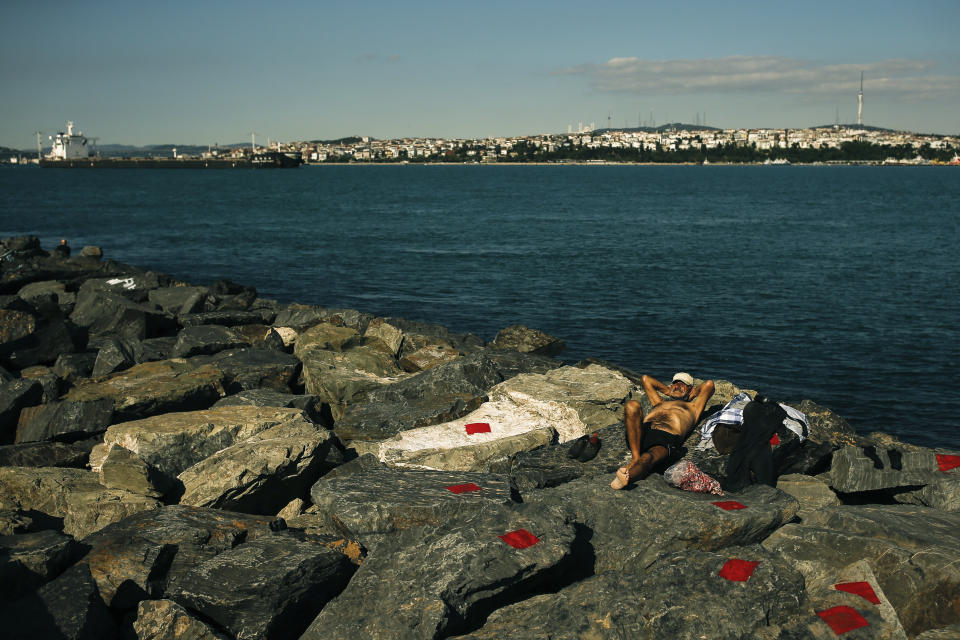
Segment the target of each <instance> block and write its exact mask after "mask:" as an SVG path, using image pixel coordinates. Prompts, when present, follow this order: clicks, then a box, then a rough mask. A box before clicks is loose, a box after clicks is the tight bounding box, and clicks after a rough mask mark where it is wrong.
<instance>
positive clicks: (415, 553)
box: [302, 505, 576, 640]
mask: <svg viewBox="0 0 960 640" xmlns="http://www.w3.org/2000/svg"><path fill="white" fill-rule="evenodd" d="M575 539H576V532H575V529H574V527H573V525H572V524H569V523H567V522H566V521H565V520H564V517H563V514H562V513H560V512H559V511H558V510H553V509H544V508H539V507H527V506H526V505H518V506H517V508H509V507H503V506H501V507H493V506H490V507H488V508H487V509H485V510H484V511H483V512H482V513H473V514H460V515H459V516H458V517H455V518H451V519H448V520H446V521H445V522H443V523H441V524H439V525H436V526H433V525H431V526H426V527H417V528H413V529H406V530H404V531H403V532H402V533H400V534H399V535H398V536H397V537H396V538H395V539H394V540H392V541H391V542H390V544H389V545H385V546H384V547H381V548H379V549H378V550H377V551H376V553H374V554H371V555H370V556H369V557H368V558H367V560H366V561H365V562H364V563H363V565H362V566H361V567H360V569H359V570H358V571H357V574H356V575H355V576H354V577H353V579H352V580H351V581H350V584H349V585H348V586H347V588H346V589H345V590H344V592H343V593H342V594H340V596H338V597H337V598H336V599H335V600H333V601H332V602H330V603H329V604H328V605H327V606H326V607H325V608H324V610H323V611H322V612H321V613H320V615H319V616H317V618H316V619H315V620H314V621H313V623H312V624H311V625H310V627H309V628H308V629H307V631H306V633H304V635H303V636H302V638H304V640H314V639H315V640H321V639H323V640H335V639H344V640H346V639H348V638H356V637H365V638H438V637H446V636H448V635H450V634H451V633H457V632H460V631H463V630H466V629H468V628H469V627H470V626H472V625H476V624H477V620H478V619H482V618H483V617H484V616H485V615H486V614H487V613H488V612H489V611H490V610H491V609H493V608H495V607H496V606H497V605H502V604H507V603H510V602H513V601H516V600H519V599H522V598H523V597H526V596H527V595H529V593H530V592H531V591H533V592H536V590H538V589H545V588H556V586H557V584H558V583H562V581H564V580H569V579H570V578H569V576H568V575H567V572H566V568H567V567H566V562H565V561H568V560H569V559H570V558H571V554H572V552H571V549H572V547H573V546H574V542H575ZM388 546H389V548H388ZM508 637H509V636H508Z"/></svg>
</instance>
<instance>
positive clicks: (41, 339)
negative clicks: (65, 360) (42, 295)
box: [0, 310, 86, 369]
mask: <svg viewBox="0 0 960 640" xmlns="http://www.w3.org/2000/svg"><path fill="white" fill-rule="evenodd" d="M11 313H20V312H16V311H14V312H11V311H7V310H0V316H2V315H7V316H9V315H10V314H11ZM29 329H30V330H29V332H28V333H26V334H25V335H22V336H20V337H17V338H15V339H4V340H0V363H2V364H4V365H6V366H9V367H12V368H16V369H24V368H27V367H32V366H35V365H41V364H43V365H49V364H53V363H54V362H55V361H56V360H57V358H58V357H59V356H60V355H61V354H64V353H74V352H77V351H81V350H82V349H83V348H84V347H85V346H86V335H85V332H83V331H81V330H80V328H79V327H77V326H76V325H75V324H74V323H73V322H71V321H70V320H68V319H66V318H65V317H64V316H62V315H61V314H60V312H59V310H57V312H56V313H54V314H48V315H39V314H38V315H37V316H36V321H35V323H34V324H32V325H31V326H30V327H29ZM2 333H3V332H2V330H0V335H2Z"/></svg>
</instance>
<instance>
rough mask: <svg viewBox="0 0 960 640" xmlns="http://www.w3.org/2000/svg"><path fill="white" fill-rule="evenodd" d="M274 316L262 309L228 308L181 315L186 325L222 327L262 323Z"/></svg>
mask: <svg viewBox="0 0 960 640" xmlns="http://www.w3.org/2000/svg"><path fill="white" fill-rule="evenodd" d="M265 315H266V316H267V318H272V317H273V314H271V313H266V314H265V313H264V312H262V311H242V310H240V309H228V310H223V311H204V312H202V313H182V314H180V316H179V320H180V324H182V325H183V326H184V327H196V326H200V325H219V326H221V327H233V328H235V327H238V326H240V325H245V324H260V323H262V322H264V321H265V320H267V318H265V317H264V316H265Z"/></svg>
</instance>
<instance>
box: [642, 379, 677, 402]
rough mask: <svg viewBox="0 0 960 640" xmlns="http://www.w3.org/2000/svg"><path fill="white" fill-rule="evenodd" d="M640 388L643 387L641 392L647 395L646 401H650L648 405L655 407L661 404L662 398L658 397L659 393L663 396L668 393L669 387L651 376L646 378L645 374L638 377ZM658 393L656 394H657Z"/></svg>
mask: <svg viewBox="0 0 960 640" xmlns="http://www.w3.org/2000/svg"><path fill="white" fill-rule="evenodd" d="M640 386H642V387H643V392H644V393H645V394H646V395H647V400H649V401H650V404H652V405H653V406H657V405H658V404H660V403H661V402H663V398H661V397H660V393H663V394H664V395H666V394H667V392H668V391H670V387H668V386H667V385H665V384H663V383H662V382H660V381H659V380H657V379H656V378H654V377H653V376H648V375H646V374H644V375H642V376H640ZM658 391H659V392H660V393H657V392H658Z"/></svg>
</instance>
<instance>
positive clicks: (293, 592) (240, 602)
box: [169, 534, 356, 640]
mask: <svg viewBox="0 0 960 640" xmlns="http://www.w3.org/2000/svg"><path fill="white" fill-rule="evenodd" d="M355 569H356V567H355V566H354V565H353V564H352V563H351V562H350V561H349V560H347V558H346V556H344V555H343V554H341V553H338V552H337V551H334V550H332V549H329V548H327V547H326V546H323V545H320V544H316V543H314V542H313V541H311V540H310V538H309V536H302V539H298V538H297V537H295V536H294V535H292V534H277V535H273V536H264V537H262V538H258V539H256V540H253V541H251V542H247V543H246V544H242V545H240V546H238V547H236V548H234V549H230V550H228V551H224V552H223V553H221V554H219V555H217V556H215V557H213V558H210V559H208V560H205V561H203V562H201V563H200V564H199V565H198V566H196V567H195V568H193V569H192V570H190V571H187V572H185V573H182V574H180V575H178V576H176V577H175V578H174V579H173V580H172V581H171V584H170V588H169V597H170V598H171V599H172V600H175V601H176V602H179V603H180V604H181V605H183V606H185V607H187V608H188V609H191V610H193V611H196V612H198V613H200V614H202V615H203V616H204V617H206V618H207V619H210V620H213V621H214V622H216V623H217V624H219V625H220V626H222V627H223V628H224V629H227V630H228V631H229V632H230V633H231V634H232V635H233V636H234V637H235V638H237V640H247V639H254V638H271V639H276V640H286V639H295V638H298V637H300V634H301V633H303V631H304V629H305V628H306V626H307V624H309V622H310V620H311V619H312V618H313V617H314V616H316V614H317V613H318V612H319V611H320V609H321V608H323V606H324V604H326V603H327V601H328V600H329V599H330V598H332V597H333V596H335V595H336V594H338V593H339V592H340V591H341V590H342V589H343V587H344V585H346V584H347V581H348V580H350V577H351V576H352V575H353V573H354V571H355Z"/></svg>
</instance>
